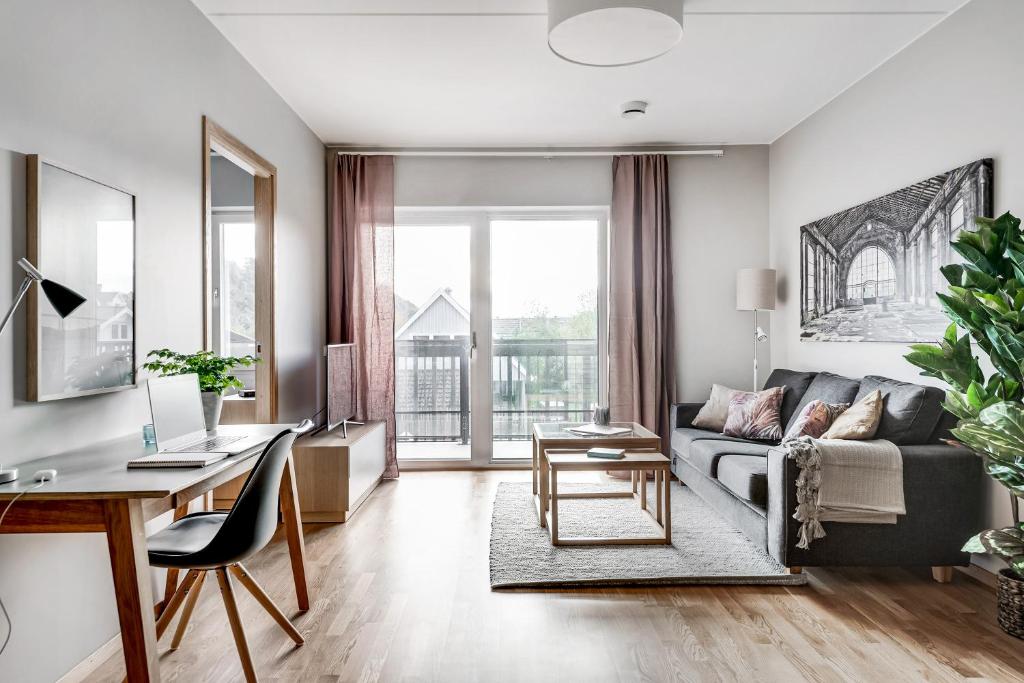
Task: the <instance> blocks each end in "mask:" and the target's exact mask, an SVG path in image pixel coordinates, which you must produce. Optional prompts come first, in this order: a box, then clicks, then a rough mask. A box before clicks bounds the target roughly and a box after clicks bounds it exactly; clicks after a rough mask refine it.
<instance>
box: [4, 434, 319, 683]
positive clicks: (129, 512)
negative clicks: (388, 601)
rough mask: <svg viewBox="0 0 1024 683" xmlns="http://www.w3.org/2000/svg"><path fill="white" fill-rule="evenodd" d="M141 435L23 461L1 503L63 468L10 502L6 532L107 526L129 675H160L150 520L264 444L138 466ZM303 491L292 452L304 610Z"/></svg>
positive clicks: (243, 467) (182, 503) (284, 489)
mask: <svg viewBox="0 0 1024 683" xmlns="http://www.w3.org/2000/svg"><path fill="white" fill-rule="evenodd" d="M289 426H291V425H266V424H264V425H231V426H221V427H220V428H219V429H218V431H217V434H229V435H230V434H243V433H244V434H266V435H273V434H277V433H278V432H280V431H281V430H282V429H285V428H286V427H289ZM155 451H156V449H155V448H154V447H152V446H150V447H145V446H143V445H142V437H141V433H140V434H139V435H138V436H130V437H124V438H120V439H114V440H111V441H106V442H103V443H99V444H96V445H93V446H90V447H88V448H83V449H80V450H77V451H71V452H68V453H62V454H60V455H54V456H50V457H47V458H39V459H37V460H31V461H29V462H23V463H20V464H19V465H18V469H19V471H20V472H21V476H22V478H21V479H19V480H18V481H15V482H12V483H10V484H3V485H0V506H4V505H6V501H8V500H10V499H11V498H13V497H14V496H16V495H17V494H18V493H20V492H22V491H28V490H29V489H32V488H33V487H34V486H37V484H36V482H34V481H32V479H31V477H32V474H33V473H34V472H36V471H37V470H41V469H56V470H57V478H56V479H55V480H54V481H51V482H47V483H45V484H43V485H42V486H41V487H39V488H38V489H35V490H32V491H31V492H29V493H26V494H25V495H24V496H22V497H21V499H20V500H18V502H17V503H15V504H14V506H13V507H12V508H11V509H10V512H9V513H8V514H7V517H6V518H5V519H4V523H3V525H0V533H2V534H37V533H41V534H45V533H69V532H82V533H87V532H99V533H105V534H106V535H107V546H108V548H109V551H110V568H111V571H112V573H113V576H114V593H115V596H116V598H117V612H118V618H119V620H120V622H121V642H122V644H123V646H124V658H125V665H126V667H127V672H128V680H129V681H132V683H135V682H136V681H139V682H143V681H159V680H160V668H159V661H158V659H157V651H156V620H155V618H154V614H153V612H154V610H153V605H154V603H155V601H154V599H153V594H152V589H151V588H150V566H149V559H148V555H147V552H146V531H145V523H146V521H147V520H150V519H153V518H154V517H156V516H158V515H161V514H163V513H166V512H170V511H172V510H173V511H175V512H176V516H180V514H183V512H182V511H184V510H187V509H188V504H189V502H190V501H192V500H194V499H196V498H198V497H200V496H202V495H204V494H205V493H206V492H207V491H210V490H212V489H213V488H214V487H216V486H218V485H220V484H223V483H224V482H226V481H230V480H231V479H234V478H235V477H237V476H239V475H241V474H245V473H246V472H248V471H249V470H251V469H252V468H253V466H254V465H255V464H256V458H255V457H254V456H256V455H258V454H259V453H260V452H262V446H260V447H257V448H254V449H252V450H250V451H247V452H245V453H242V454H240V455H236V456H233V457H230V458H228V459H226V460H222V461H221V462H219V463H215V464H213V465H210V466H209V467H204V468H198V469H173V468H168V469H137V470H129V469H128V468H127V463H128V461H129V460H131V459H133V458H137V457H139V456H141V455H146V454H147V453H154V452H155ZM297 503H298V496H297V495H296V491H295V470H294V467H293V465H292V462H291V459H290V458H289V460H288V464H287V466H286V467H285V470H284V476H283V477H282V479H281V512H282V516H283V518H284V525H285V530H286V536H287V539H288V549H289V553H290V555H291V564H292V574H293V578H294V580H295V594H296V598H297V601H298V605H299V609H300V610H303V611H305V610H308V609H309V592H308V589H307V585H306V569H305V547H304V544H303V539H302V519H301V516H300V514H299V507H298V504H297Z"/></svg>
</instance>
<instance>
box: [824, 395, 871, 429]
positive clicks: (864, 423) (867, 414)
mask: <svg viewBox="0 0 1024 683" xmlns="http://www.w3.org/2000/svg"><path fill="white" fill-rule="evenodd" d="M881 421H882V392H881V391H879V390H877V389H876V390H875V391H872V392H871V393H870V394H868V395H867V396H865V397H864V398H862V399H861V400H859V401H857V402H856V403H854V404H853V405H852V406H850V407H849V408H847V409H846V410H845V411H844V412H843V413H842V414H841V415H840V416H839V417H837V418H836V419H835V422H833V423H832V426H831V427H829V428H828V431H826V432H825V433H824V434H822V435H821V438H823V439H850V440H855V441H864V440H867V439H870V438H872V437H874V435H875V432H877V431H878V423H879V422H881Z"/></svg>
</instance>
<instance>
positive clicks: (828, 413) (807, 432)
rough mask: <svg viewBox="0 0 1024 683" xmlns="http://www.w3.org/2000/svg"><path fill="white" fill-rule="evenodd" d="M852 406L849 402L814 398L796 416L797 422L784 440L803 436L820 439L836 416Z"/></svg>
mask: <svg viewBox="0 0 1024 683" xmlns="http://www.w3.org/2000/svg"><path fill="white" fill-rule="evenodd" d="M849 407H850V404H849V403H825V402H824V401H818V400H814V401H811V402H810V403H808V404H807V405H805V406H804V409H803V410H801V411H800V414H799V415H798V416H797V418H796V422H794V423H793V426H792V427H790V428H789V431H788V432H786V436H785V437H784V438H783V439H782V440H783V441H789V440H790V439H799V438H800V437H801V436H809V437H811V438H812V439H820V438H821V435H822V434H824V433H825V432H826V431H828V428H829V427H831V426H832V423H833V422H835V420H836V418H837V417H839V415H840V414H842V412H843V411H844V410H846V409H847V408H849Z"/></svg>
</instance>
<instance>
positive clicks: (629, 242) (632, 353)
mask: <svg viewBox="0 0 1024 683" xmlns="http://www.w3.org/2000/svg"><path fill="white" fill-rule="evenodd" d="M612 177H613V181H612V221H611V235H610V239H609V251H610V258H609V270H608V292H609V308H608V355H609V359H608V395H609V408H610V409H611V418H612V419H613V420H615V421H617V422H639V423H640V424H642V425H643V426H644V427H647V428H648V429H650V430H651V431H653V432H655V433H656V434H658V435H659V436H660V437H661V447H662V451H663V452H664V453H666V454H668V453H670V452H671V451H670V444H669V439H670V436H671V433H672V432H671V426H670V425H669V407H670V405H671V404H672V402H673V401H674V400H675V394H676V370H675V343H674V339H673V333H674V328H673V321H672V318H673V315H672V260H671V259H672V253H671V249H670V244H669V233H670V227H671V225H670V219H669V201H668V158H667V157H666V156H665V155H663V154H643V155H635V156H634V155H630V156H617V157H615V158H614V160H613V162H612Z"/></svg>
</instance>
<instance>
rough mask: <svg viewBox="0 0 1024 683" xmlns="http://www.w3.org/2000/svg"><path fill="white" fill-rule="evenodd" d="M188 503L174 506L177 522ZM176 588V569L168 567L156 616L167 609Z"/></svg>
mask: <svg viewBox="0 0 1024 683" xmlns="http://www.w3.org/2000/svg"><path fill="white" fill-rule="evenodd" d="M189 505H191V503H186V504H185V505H179V506H178V507H176V508H174V521H175V522H177V521H178V520H179V519H181V518H182V517H184V516H185V515H187V514H188V509H189ZM176 590H178V570H177V569H173V568H172V569H168V570H167V577H166V579H164V599H163V600H162V601H161V602H160V604H159V605H157V610H156V616H157V617H159V616H160V615H161V614H163V613H164V610H165V609H167V603H169V602H170V601H171V598H172V597H173V596H174V592H175V591H176Z"/></svg>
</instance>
